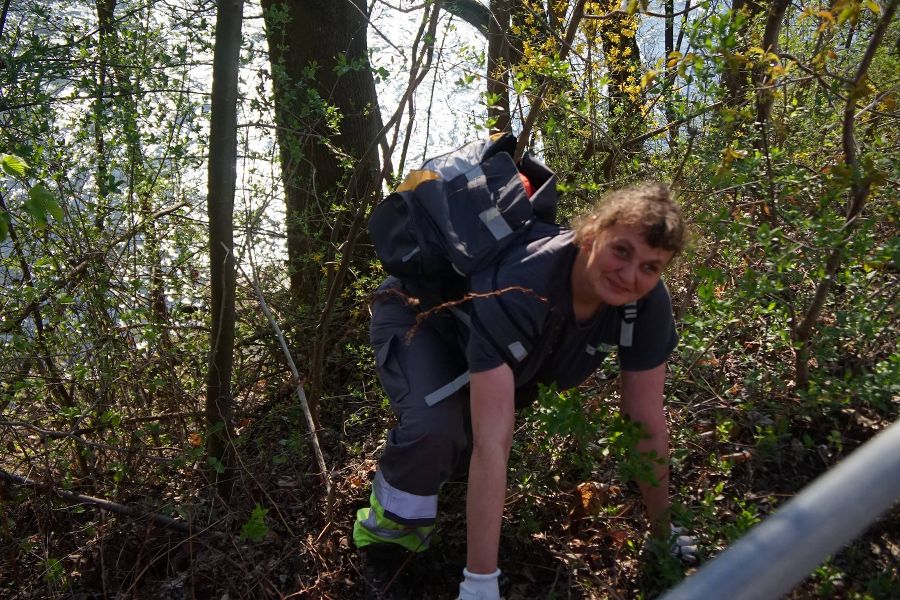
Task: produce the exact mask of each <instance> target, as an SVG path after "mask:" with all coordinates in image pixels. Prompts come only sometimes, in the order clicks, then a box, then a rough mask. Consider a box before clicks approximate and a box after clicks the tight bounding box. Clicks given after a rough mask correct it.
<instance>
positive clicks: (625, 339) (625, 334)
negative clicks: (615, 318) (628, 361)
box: [619, 302, 638, 348]
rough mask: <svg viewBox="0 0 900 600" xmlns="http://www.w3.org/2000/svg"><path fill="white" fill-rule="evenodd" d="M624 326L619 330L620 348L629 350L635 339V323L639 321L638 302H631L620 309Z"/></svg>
mask: <svg viewBox="0 0 900 600" xmlns="http://www.w3.org/2000/svg"><path fill="white" fill-rule="evenodd" d="M620 312H621V313H622V326H621V327H620V329H619V346H620V347H624V348H629V347H630V346H631V342H632V341H633V338H634V322H635V321H637V316H638V305H637V302H629V303H628V304H626V305H625V306H623V307H622V308H621V309H620Z"/></svg>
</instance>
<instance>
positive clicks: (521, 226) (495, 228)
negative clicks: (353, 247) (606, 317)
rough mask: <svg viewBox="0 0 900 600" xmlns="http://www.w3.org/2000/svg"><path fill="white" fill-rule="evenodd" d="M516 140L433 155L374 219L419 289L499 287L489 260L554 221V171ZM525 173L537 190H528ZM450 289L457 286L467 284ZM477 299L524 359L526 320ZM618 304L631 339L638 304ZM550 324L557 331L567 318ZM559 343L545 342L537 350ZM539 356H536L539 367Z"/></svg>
mask: <svg viewBox="0 0 900 600" xmlns="http://www.w3.org/2000/svg"><path fill="white" fill-rule="evenodd" d="M515 147H516V138H515V136H513V135H512V134H510V133H497V134H494V135H492V136H491V137H489V138H487V139H484V140H476V141H473V142H469V143H467V144H465V145H463V146H461V147H459V148H457V149H455V150H452V151H450V152H448V153H446V154H442V155H440V156H437V157H434V158H431V159H429V160H427V161H425V163H424V164H423V165H422V167H421V168H420V169H417V170H414V171H411V172H410V173H409V175H408V176H407V177H406V179H405V180H404V181H403V182H402V183H401V184H400V185H399V186H398V188H397V189H396V190H395V191H394V192H393V193H391V194H390V195H388V196H387V197H386V198H385V199H384V200H382V201H381V202H380V203H379V204H378V205H377V206H376V207H375V208H374V209H373V210H372V214H371V216H370V217H369V224H368V229H369V235H370V237H371V239H372V243H373V244H374V246H375V252H376V254H377V255H378V258H379V259H380V260H381V263H382V265H383V266H384V269H385V270H386V271H387V272H388V273H390V274H391V275H394V276H396V277H398V278H400V279H401V280H402V281H403V282H404V283H405V284H409V285H410V286H411V287H413V288H414V289H420V290H421V289H426V290H427V289H435V287H437V288H439V289H447V282H448V281H449V282H451V284H461V286H462V290H463V291H464V292H468V291H472V292H479V293H481V292H490V291H493V287H492V284H491V280H492V272H493V271H494V270H495V269H491V268H490V267H493V266H495V265H496V264H497V263H498V262H499V261H498V259H499V258H500V256H501V255H502V254H503V252H504V251H505V250H506V249H508V248H509V247H510V246H511V244H513V243H514V242H515V241H517V240H520V239H521V238H522V237H523V235H524V234H525V233H526V232H527V231H528V230H529V229H530V227H531V225H532V224H534V223H535V222H536V221H544V222H546V223H551V224H554V223H555V221H556V205H557V199H558V197H557V194H556V174H555V173H554V172H553V171H552V170H550V169H549V168H548V167H547V166H546V165H544V163H542V162H541V161H540V160H538V159H537V158H535V157H533V156H532V155H530V154H526V155H525V156H524V157H523V158H522V160H521V161H520V163H519V164H518V165H516V163H515V161H514V160H513V153H514V151H515ZM520 173H521V175H524V176H525V177H526V178H527V183H530V186H529V187H531V188H532V189H533V190H534V191H533V193H531V194H529V190H528V189H527V188H526V182H524V181H523V179H522V177H521V175H520ZM450 288H451V289H459V285H457V286H455V288H454V286H453V285H451V286H450ZM440 295H441V294H440V293H439V294H438V296H439V299H441V298H440ZM442 299H447V298H442ZM476 304H477V307H478V309H477V310H476V313H475V316H476V318H478V317H480V318H481V320H482V322H486V323H490V324H491V327H490V329H491V333H492V335H493V337H494V340H493V341H494V343H495V345H497V347H498V348H500V349H502V351H503V352H504V353H505V354H506V355H507V356H508V357H510V359H511V360H512V361H514V363H519V364H523V363H524V361H525V358H526V357H528V356H530V355H532V350H535V349H534V348H532V347H531V343H530V342H529V341H528V339H529V337H530V336H527V335H523V333H522V331H523V328H522V326H521V324H517V323H514V322H513V321H512V320H511V319H510V318H509V316H508V315H507V314H506V311H504V310H503V309H502V307H501V306H500V303H499V302H494V301H482V302H479V303H476ZM450 310H451V312H452V313H453V314H454V315H455V316H456V318H457V320H458V321H460V322H461V323H463V324H464V325H466V326H470V324H471V322H470V315H469V314H467V313H466V312H465V311H462V310H460V309H459V308H451V309H450ZM620 311H621V312H622V314H623V320H622V329H621V336H620V341H619V345H620V346H630V345H631V331H632V327H633V323H634V319H635V317H636V316H637V306H636V305H634V304H630V305H627V306H626V307H622V309H620ZM551 321H552V320H551ZM546 325H547V326H548V327H549V328H550V331H549V332H548V333H549V334H550V337H551V338H554V337H555V334H554V333H553V330H556V329H558V326H559V323H558V322H557V323H553V322H550V323H548V324H546ZM550 345H551V344H545V346H550ZM551 350H552V349H551V348H549V347H545V348H539V349H537V351H536V353H535V354H534V355H533V356H531V358H532V359H537V358H538V357H539V356H540V355H541V354H543V353H545V352H548V351H551ZM539 362H540V360H531V361H530V363H531V365H534V366H535V367H537V366H538V364H539ZM514 363H511V364H514ZM464 379H465V381H463V380H462V379H461V380H459V381H454V382H451V383H450V384H448V386H451V387H453V388H454V389H458V387H460V386H462V385H465V382H466V381H467V380H468V377H465V378H464ZM445 387H446V386H445ZM448 389H450V388H448ZM450 391H451V392H452V391H453V390H450ZM438 392H439V393H438ZM438 392H436V395H435V397H434V398H432V399H431V400H429V399H428V398H426V401H427V402H428V403H429V404H432V403H433V402H437V401H439V400H440V399H442V398H443V397H445V394H446V393H448V392H447V390H444V389H442V390H438Z"/></svg>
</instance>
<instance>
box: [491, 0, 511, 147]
mask: <svg viewBox="0 0 900 600" xmlns="http://www.w3.org/2000/svg"><path fill="white" fill-rule="evenodd" d="M511 8H512V0H491V20H490V27H489V31H488V59H487V97H488V122H492V123H491V126H490V131H491V133H496V132H499V131H512V124H511V123H510V114H509V65H510V63H509V61H510V50H509V38H508V37H507V32H508V31H509V24H510V14H511Z"/></svg>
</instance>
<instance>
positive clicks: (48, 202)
mask: <svg viewBox="0 0 900 600" xmlns="http://www.w3.org/2000/svg"><path fill="white" fill-rule="evenodd" d="M28 197H29V198H30V199H31V200H32V201H33V202H34V203H35V205H36V206H37V207H38V208H39V209H40V210H41V211H42V212H43V217H42V219H43V221H44V223H46V222H47V216H46V215H47V213H50V214H51V215H52V216H53V218H54V219H56V220H57V221H62V220H63V211H62V207H61V206H60V205H59V202H57V201H56V198H54V197H53V194H51V193H50V190H48V189H47V188H45V187H44V186H43V185H42V184H40V183H39V184H37V185H35V186H33V187H32V188H31V189H30V190H28ZM29 212H31V211H29ZM32 216H34V215H33V214H32Z"/></svg>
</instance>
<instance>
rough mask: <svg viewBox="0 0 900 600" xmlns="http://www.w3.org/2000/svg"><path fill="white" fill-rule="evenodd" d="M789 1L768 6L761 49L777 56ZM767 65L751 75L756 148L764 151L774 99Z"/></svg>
mask: <svg viewBox="0 0 900 600" xmlns="http://www.w3.org/2000/svg"><path fill="white" fill-rule="evenodd" d="M790 4H791V3H790V0H773V2H772V3H771V4H769V7H768V12H767V17H766V28H765V30H764V32H763V39H762V44H761V46H762V49H763V50H765V51H766V52H771V53H772V54H778V34H779V33H781V24H782V23H783V22H784V14H785V12H786V11H787V9H788V6H790ZM766 67H767V63H765V62H764V63H763V64H761V65H759V66H757V67H756V69H755V70H754V73H753V83H754V85H755V86H756V126H757V127H758V128H759V138H758V139H757V148H758V149H759V150H761V151H764V148H765V146H766V145H767V144H766V139H765V136H766V135H767V130H768V123H769V119H770V117H771V115H772V103H773V101H774V99H775V90H774V89H772V87H771V80H770V79H769V76H768V73H767V68H766Z"/></svg>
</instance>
